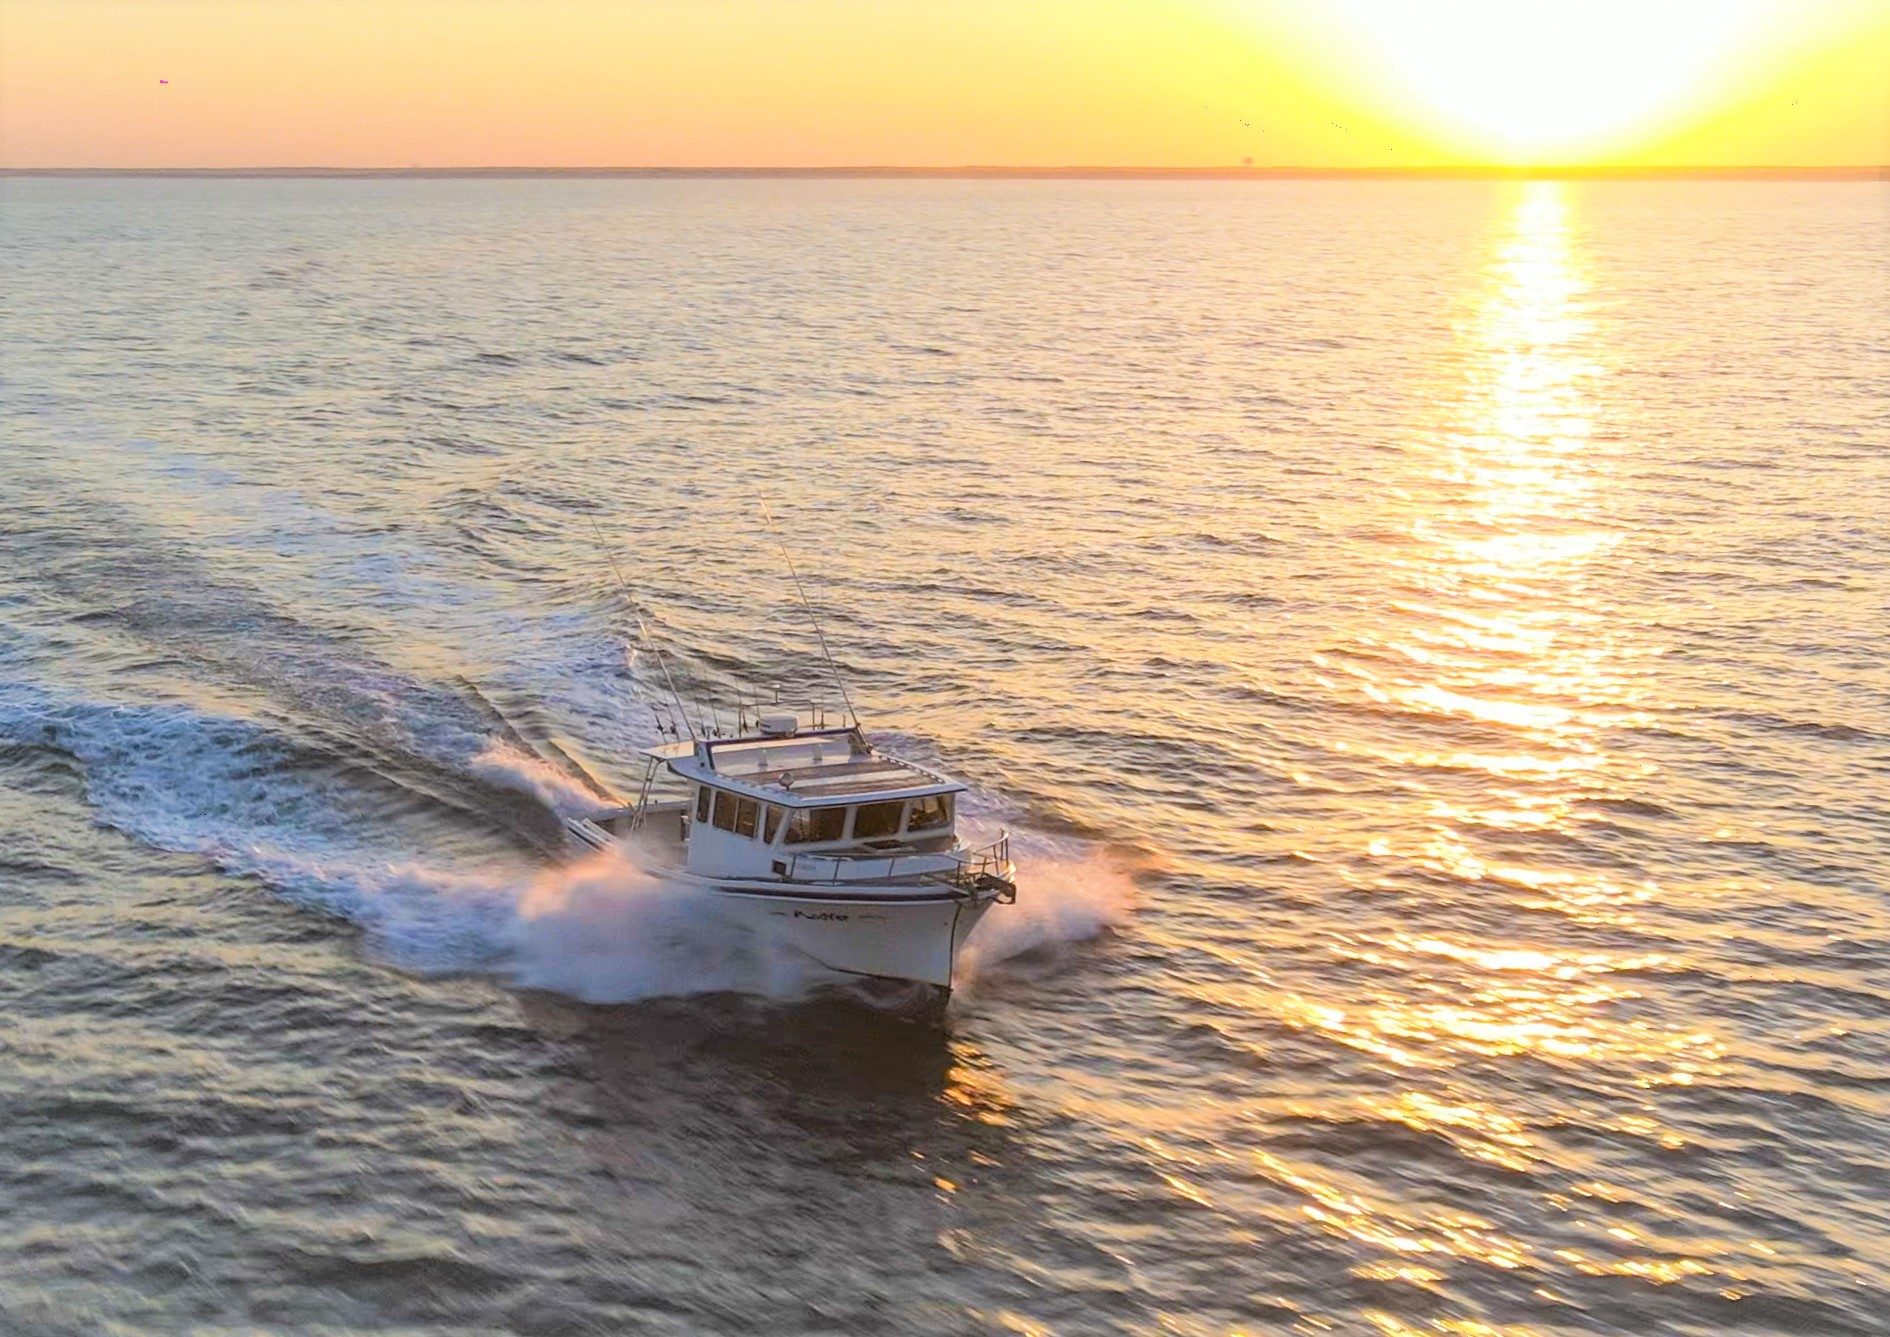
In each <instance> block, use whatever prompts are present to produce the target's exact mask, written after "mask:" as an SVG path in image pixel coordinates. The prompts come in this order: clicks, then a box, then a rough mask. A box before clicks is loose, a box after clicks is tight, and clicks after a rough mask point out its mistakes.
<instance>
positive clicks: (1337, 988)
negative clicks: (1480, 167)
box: [0, 180, 1890, 1335]
mask: <svg viewBox="0 0 1890 1337" xmlns="http://www.w3.org/2000/svg"><path fill="white" fill-rule="evenodd" d="M1887 204H1890V188H1886V187H1884V186H1882V185H1798V184H1793V185H1775V184H1765V185H1725V184H1704V183H1690V184H1631V185H1629V184H1603V185H1586V186H1557V185H1552V184H1539V185H1516V184H1502V185H1486V184H1473V183H1457V184H1434V185H1425V184H1319V185H1303V184H1290V183H1270V184H1264V185H1252V184H1244V183H1138V182H1110V183H1055V184H1049V183H1025V182H1001V183H966V182H951V183H930V182H765V181H762V182H757V181H743V182H728V181H690V182H651V181H587V182H563V181H536V182H511V181H503V182H450V181H428V182H417V181H344V182H306V181H237V182H201V181H148V182H136V181H111V182H101V181H82V180H71V181H27V180H14V181H9V182H6V183H5V184H4V195H3V196H0V261H3V262H4V295H3V297H0V302H3V303H4V305H0V377H3V382H0V1227H3V1229H0V1330H3V1331H5V1332H6V1333H9V1334H11V1333H33V1334H39V1333H48V1334H60V1333H74V1334H78V1333H85V1334H91V1333H143V1332H153V1333H169V1332H185V1331H189V1332H206V1333H213V1332H231V1333H234V1332H254V1331H268V1332H323V1333H344V1332H388V1331H398V1332H402V1333H428V1334H447V1333H452V1334H460V1333H488V1332H490V1333H501V1332H518V1333H545V1334H553V1333H558V1334H562V1333H641V1332H651V1333H701V1332H717V1333H720V1332H727V1333H784V1332H807V1333H867V1332H882V1331H897V1332H922V1333H940V1334H946V1333H969V1332H1014V1333H1022V1334H1039V1333H1059V1334H1090V1333H1103V1332H1129V1333H1145V1334H1154V1333H1164V1334H1207V1333H1221V1332H1228V1331H1235V1330H1239V1331H1246V1332H1272V1331H1289V1330H1296V1331H1303V1332H1308V1333H1313V1332H1344V1333H1350V1332H1359V1333H1380V1334H1391V1335H1402V1334H1415V1333H1450V1334H1472V1335H1474V1334H1511V1333H1515V1334H1520V1333H1545V1334H1546V1333H1577V1332H1630V1333H1699V1334H1706V1333H1721V1332H1813V1333H1872V1332H1875V1333H1882V1332H1890V1318H1887V1317H1886V1316H1887V1315H1890V901H1887V900H1886V892H1887V889H1890V661H1887V659H1886V653H1885V650H1886V634H1885V633H1886V630H1887V629H1890V446H1887V444H1886V443H1890V349H1887V347H1886V330H1890V319H1887V318H1886V313H1887V312H1890V300H1887V299H1890V293H1887V292H1886V274H1887V273H1890V267H1887V266H1886V261H1887V260H1890V248H1887V245H1886V240H1885V238H1886V235H1887V231H1890V230H1887V229H1886V222H1887V221H1890V211H1887V210H1886V205H1887ZM764 498H765V499H767V500H768V501H770V502H771V503H772V505H773V507H774V509H775V510H776V512H777V513H778V514H779V515H780V516H781V517H782V522H783V529H784V531H785V534H786V537H787V540H788V542H789V543H790V544H791V545H792V546H793V549H794V551H795V553H796V555H797V560H798V561H799V563H800V565H801V567H802V569H803V571H804V572H806V573H807V574H808V575H809V576H810V578H811V583H812V585H813V586H814V590H815V595H816V598H817V600H818V602H819V603H820V604H821V606H822V608H823V609H824V610H825V611H826V616H827V619H828V631H829V634H830V636H831V637H832V638H833V640H834V641H835V643H836V645H837V646H838V647H839V650H840V658H841V659H842V661H843V663H844V665H845V667H846V669H847V671H848V672H849V674H850V675H851V678H852V681H853V683H854V690H855V695H856V697H857V699H858V700H859V702H860V705H861V709H862V713H863V714H864V715H865V716H866V718H867V721H868V724H869V726H870V727H871V728H872V729H873V731H874V732H875V733H877V734H880V735H881V736H882V737H883V738H884V739H885V740H886V741H888V742H890V743H893V744H897V745H899V746H902V747H905V748H907V749H910V750H916V751H918V752H919V753H921V754H922V755H926V756H930V757H933V758H935V759H936V760H938V761H940V762H941V763H943V764H945V765H946V766H948V767H950V768H951V769H954V770H956V771H958V772H961V773H963V774H965V775H967V776H969V777H971V778H972V779H973V781H974V786H975V793H974V795H973V801H972V802H971V804H970V807H971V808H972V809H974V810H975V812H976V814H977V816H978V818H979V821H980V823H981V824H982V825H984V826H987V827H995V826H998V825H1008V826H1010V827H1011V828H1012V829H1013V830H1015V831H1016V832H1018V840H1019V844H1020V847H1021V848H1023V849H1024V850H1025V855H1024V859H1023V863H1024V872H1025V885H1024V890H1023V897H1022V899H1021V900H1020V902H1019V904H1018V905H1017V906H1016V907H1014V908H1013V909H1011V910H1007V911H1000V912H998V913H997V914H994V915H993V917H992V919H991V921H990V922H989V923H988V924H987V926H986V928H985V929H981V930H980V937H981V940H980V941H979V942H978V943H977V944H976V946H977V949H978V951H977V956H978V959H977V961H976V963H975V971H976V977H975V979H974V982H973V985H972V987H971V988H970V989H969V990H968V991H967V993H966V994H965V995H964V996H962V997H961V998H960V999H959V1000H958V1002H957V1004H956V1005H955V1006H956V1015H955V1019H954V1022H953V1025H952V1029H951V1031H950V1033H949V1034H948V1035H945V1036H929V1035H927V1034H926V1033H924V1032H922V1031H918V1030H915V1029H913V1028H911V1027H908V1026H905V1025H901V1024H899V1023H897V1022H894V1021H891V1020H887V1019H884V1018H881V1017H877V1016H875V1015H873V1014H870V1013H867V1012H863V1011H861V1010H859V1009H857V1008H853V1007H849V1006H846V1005H843V1004H839V1003H835V1002H831V1001H822V1000H815V1001H811V1002H810V1001H800V1002H796V1001H792V998H793V997H794V995H795V994H796V991H797V990H798V989H800V988H802V987H803V986H804V985H805V983H806V981H805V980H804V979H802V978H801V977H799V976H798V975H797V974H796V971H795V968H794V964H793V963H792V962H787V961H781V960H776V959H771V957H770V955H769V953H767V952H766V951H765V950H763V949H762V948H761V947H760V946H758V945H756V944H752V943H741V942H733V941H730V940H728V939H727V938H726V937H725V936H723V935H721V934H719V933H716V932H714V931H711V929H710V927H709V926H708V925H706V924H705V922H704V921H703V919H702V917H701V916H700V915H699V914H697V913H696V912H695V911H694V910H693V908H692V907H691V906H690V904H689V903H688V902H687V901H686V900H678V899H677V898H675V897H674V896H671V895H667V894H665V893H664V891H663V889H662V888H660V887H656V886H653V885H651V884H649V883H648V882H647V881H645V880H643V879H639V878H638V877H636V876H634V875H632V874H629V873H627V872H626V871H625V870H622V869H611V868H599V867H588V868H586V867H579V868H571V867H568V866H565V865H564V864H562V862H561V858H562V856H561V855H560V854H559V853H558V852H557V851H556V848H555V843H554V841H553V839H552V837H553V834H554V833H555V830H556V823H555V818H554V812H555V811H556V810H558V809H559V808H569V807H571V806H575V805H581V804H583V803H585V802H587V801H588V799H587V797H586V795H585V793H584V791H583V790H582V788H581V787H580V786H578V785H577V784H575V783H574V782H573V781H572V779H571V778H570V775H569V772H568V771H566V770H564V769H562V768H560V767H558V766H554V765H551V764H548V763H546V762H544V761H542V760H539V759H536V758H535V757H534V747H536V748H537V749H539V750H542V749H543V748H544V746H545V745H547V744H555V745H556V746H558V747H561V748H562V749H564V750H565V751H566V752H568V753H569V754H571V755H572V756H573V757H575V758H577V759H578V760H579V761H581V762H582V763H583V764H584V765H585V766H586V767H588V768H589V769H590V770H592V771H593V772H595V773H596V774H597V775H599V776H600V777H602V778H604V779H605V780H606V781H608V782H609V783H611V784H613V785H616V786H620V787H622V786H627V785H629V784H630V783H631V776H632V774H633V767H632V765H631V763H630V760H629V757H630V754H631V751H632V749H633V748H634V746H635V745H636V744H637V743H640V742H642V741H646V740H648V739H649V738H650V737H652V734H653V727H652V722H651V715H650V711H649V708H648V705H647V702H648V701H649V700H651V699H652V697H653V695H654V694H653V693H652V692H651V690H650V682H651V678H652V676H653V670H652V667H651V665H650V664H649V663H648V661H647V656H640V655H638V654H637V653H636V652H635V650H634V649H633V648H632V647H633V646H634V644H635V639H636V638H635V635H634V627H633V624H632V623H631V621H630V619H629V615H628V613H627V612H626V610H625V607H624V604H623V601H622V600H621V598H620V597H618V596H617V595H616V594H615V592H614V591H613V589H612V586H611V582H610V579H609V576H608V573H607V567H606V565H605V563H604V561H603V559H602V557H601V556H600V552H599V542H598V537H597V533H598V531H601V532H602V534H603V535H605V536H606V537H607V541H608V543H609V545H610V546H611V547H612V548H614V549H616V550H617V551H618V552H619V553H621V554H622V556H623V559H624V561H625V565H626V572H627V574H628V575H629V576H630V579H631V581H632V583H633V584H634V585H635V586H636V588H637V590H638V592H639V593H640V594H641V595H642V597H643V598H644V600H645V601H646V602H647V604H648V605H649V606H650V608H651V609H652V610H653V612H654V622H655V629H656V635H657V637H658V639H659V640H660V641H661V642H662V644H664V645H665V646H666V647H668V648H669V650H670V651H671V653H672V655H673V656H674V662H675V664H676V666H677V668H678V669H679V671H680V673H681V674H682V676H683V678H684V679H685V684H686V690H687V692H688V693H689V694H690V695H691V697H692V698H693V699H695V700H697V701H700V702H704V703H719V704H721V705H722V707H723V708H724V709H727V707H728V705H729V704H730V703H731V702H732V701H733V699H734V697H733V695H732V693H733V691H734V689H735V687H736V685H737V684H750V685H752V684H767V685H770V686H773V685H779V686H780V687H781V688H782V691H783V694H784V696H785V697H787V698H788V699H792V700H806V699H809V698H810V697H812V696H813V695H815V694H816V693H820V692H822V691H823V690H824V689H823V688H822V687H821V679H820V670H819V663H818V659H817V656H816V655H815V653H814V647H813V645H812V641H811V637H810V636H809V635H808V633H807V630H806V627H805V624H804V621H803V620H802V618H801V617H800V615H799V613H798V611H797V609H796V608H795V606H794V600H793V597H792V593H791V589H790V587H789V586H788V585H787V584H786V582H785V581H784V580H783V578H782V575H781V571H780V568H779V563H778V559H777V557H776V556H775V555H774V553H773V551H772V549H771V548H770V546H769V541H768V537H767V534H766V531H765V530H764V529H763V527H762V525H761V523H760V520H759V515H758V510H757V503H758V501H759V500H761V499H764ZM826 699H827V700H828V702H829V703H830V704H831V703H832V694H831V693H830V692H828V693H827V698H826ZM508 720H509V721H510V723H509V724H507V723H506V721H508ZM987 929H988V932H987V931H986V930H987Z"/></svg>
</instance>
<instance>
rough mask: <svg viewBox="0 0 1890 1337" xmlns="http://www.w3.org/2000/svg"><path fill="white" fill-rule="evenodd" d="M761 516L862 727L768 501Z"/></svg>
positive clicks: (845, 699) (835, 678) (851, 711)
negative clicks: (779, 550) (766, 523)
mask: <svg viewBox="0 0 1890 1337" xmlns="http://www.w3.org/2000/svg"><path fill="white" fill-rule="evenodd" d="M761 518H762V519H764V520H766V521H767V522H768V532H769V533H770V534H772V535H774V542H775V546H776V547H778V548H780V549H781V560H782V561H784V562H786V563H787V569H788V574H789V575H790V576H792V577H794V591H795V593H797V594H799V595H800V596H801V607H802V608H803V609H805V610H806V611H807V620H808V621H809V622H811V623H813V624H814V635H815V636H816V637H817V638H819V640H820V654H821V658H823V659H825V660H826V661H827V671H828V672H829V673H831V674H833V682H834V686H836V687H838V688H839V689H840V700H841V701H842V702H844V703H845V705H846V708H847V714H849V715H851V716H852V717H853V727H854V728H856V729H858V728H862V727H864V726H862V725H861V724H860V712H859V711H857V710H855V709H854V708H853V698H852V697H851V696H849V695H848V694H847V680H846V679H845V678H843V677H841V676H840V666H839V665H838V664H836V663H834V662H833V651H831V650H829V649H828V648H827V633H826V632H824V631H822V630H821V629H820V619H819V618H818V617H816V616H815V614H814V605H813V604H812V603H810V602H808V598H807V589H806V587H805V586H803V585H802V584H801V573H800V572H799V571H798V570H796V569H795V567H794V557H793V555H792V554H791V553H789V552H788V546H787V543H786V542H785V541H784V540H783V539H782V537H781V531H780V530H779V529H777V528H776V527H775V523H774V513H773V512H772V511H770V510H769V509H768V503H767V502H765V501H764V502H762V503H761Z"/></svg>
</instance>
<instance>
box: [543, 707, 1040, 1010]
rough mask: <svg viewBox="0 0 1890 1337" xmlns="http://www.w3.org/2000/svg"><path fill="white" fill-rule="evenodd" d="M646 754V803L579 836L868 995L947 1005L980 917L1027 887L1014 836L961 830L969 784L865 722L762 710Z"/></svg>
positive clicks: (585, 823) (589, 819)
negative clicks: (899, 747)
mask: <svg viewBox="0 0 1890 1337" xmlns="http://www.w3.org/2000/svg"><path fill="white" fill-rule="evenodd" d="M642 756H643V758H644V760H645V768H644V774H643V783H642V789H641V792H640V793H639V794H638V797H637V800H636V802H635V803H629V804H622V805H620V806H615V807H611V808H607V809H604V810H602V811H598V812H593V813H589V814H586V815H583V816H573V817H567V818H566V819H565V828H566V830H568V831H569V832H570V834H571V836H572V838H573V839H574V840H576V841H577V842H579V843H580V844H581V845H583V846H585V847H588V848H590V849H596V850H602V849H611V848H616V849H619V850H622V851H623V852H625V853H627V854H628V855H629V856H630V857H632V858H634V859H635V860H636V861H637V862H638V863H640V864H642V865H643V866H646V867H649V868H651V869H652V870H654V871H657V872H660V873H661V874H663V875H664V876H665V877H667V878H670V879H672V880H674V881H676V882H679V883H682V884H684V885H693V886H696V887H699V888H701V889H703V890H705V891H707V892H709V893H711V896H712V903H713V904H714V905H715V906H716V907H717V909H718V910H719V911H720V912H722V913H723V914H725V915H726V916H728V917H729V918H731V919H732V920H735V921H737V922H738V923H739V924H741V925H743V926H745V927H746V928H748V929H751V930H753V931H755V932H756V933H758V934H761V935H764V936H765V938H766V940H767V941H769V942H770V943H771V944H784V945H785V946H787V947H789V948H791V949H792V950H793V951H795V952H798V953H800V954H802V955H804V956H806V957H807V958H810V959H811V960H812V961H813V962H814V963H816V964H817V965H819V966H820V967H823V968H824V969H825V970H828V971H831V972H834V973H835V974H836V975H839V976H844V977H851V978H852V979H853V980H856V981H859V982H860V983H861V984H862V985H863V986H864V987H865V988H866V989H867V991H868V992H874V993H886V992H888V991H890V994H891V996H892V997H893V998H894V999H896V1000H900V1001H902V1002H903V1001H906V1000H907V999H910V1001H912V1002H915V1003H919V1004H922V1005H927V1006H931V1007H936V1008H942V1006H943V1004H944V1002H945V1000H946V999H947V998H949V996H950V993H951V989H952V985H953V983H954V981H955V978H956V975H957V968H958V960H959V955H960V952H961V950H962V949H963V947H964V944H965V939H966V937H967V936H968V935H969V934H970V932H971V930H972V928H973V927H975V926H976V924H977V923H978V921H979V920H980V919H981V918H983V917H984V915H985V914H986V913H987V912H989V910H990V909H991V907H992V906H994V905H997V904H1000V903H1008V902H1010V901H1013V900H1015V899H1016V896H1017V872H1016V868H1015V866H1014V865H1013V864H1012V862H1011V858H1010V841H1009V837H1008V836H1007V835H1004V836H1000V837H999V838H998V839H997V840H996V841H995V842H994V843H991V844H988V845H983V846H981V847H976V848H974V847H971V846H969V845H967V844H966V843H965V842H963V841H962V840H961V839H960V838H959V834H958V827H957V817H958V813H957V800H958V796H959V795H960V794H961V793H963V792H964V789H965V786H964V785H962V784H961V783H959V782H958V781H956V780H953V779H951V778H950V777H948V776H945V775H942V774H940V773H939V772H937V771H934V770H932V769H931V768H929V767H927V766H922V765H920V764H918V763H917V762H913V761H907V760H904V759H902V758H899V757H893V756H889V755H887V754H886V753H884V752H881V751H880V750H879V749H878V748H876V747H874V746H873V745H872V744H871V743H870V742H869V741H868V740H867V737H866V734H865V732H864V731H863V730H862V729H861V728H860V726H859V724H858V721H857V719H853V720H852V721H851V722H850V723H848V724H847V725H846V727H843V728H828V727H821V725H820V723H819V722H815V723H814V724H811V725H810V726H809V727H805V728H804V727H802V723H801V720H800V718H799V716H797V715H795V714H790V713H785V712H780V711H775V712H773V713H763V714H760V715H759V717H758V718H757V719H756V720H755V722H754V724H753V726H752V727H750V726H749V724H748V721H747V719H746V718H745V717H744V718H743V719H742V720H741V721H740V722H739V723H738V724H737V727H736V728H735V730H733V731H731V732H730V733H729V734H728V735H727V736H722V737H708V736H700V735H695V734H693V733H692V735H691V736H690V737H687V738H679V739H676V740H674V741H669V742H664V743H660V744H658V745H656V746H654V747H650V748H647V749H645V750H644V752H643V753H642Z"/></svg>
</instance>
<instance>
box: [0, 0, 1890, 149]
mask: <svg viewBox="0 0 1890 1337" xmlns="http://www.w3.org/2000/svg"><path fill="white" fill-rule="evenodd" d="M1886 69H1890V3H1886V0H1527V3H1521V2H1513V0H1080V2H1079V0H1033V2H1032V3H1020V2H1019V0H691V2H688V3H684V2H683V0H656V2H643V0H373V3H357V2H356V0H285V2H283V3H275V4H267V3H259V2H256V0H251V2H249V3H237V2H236V0H140V2H138V3H110V2H106V0H0V166H8V167H259V166H314V165H323V166H357V167H407V166H425V167H455V166H479V165H507V166H640V165H654V166H723V165H747V166H763V167H767V166H796V165H805V166H843V165H863V164H890V165H906V166H955V165H962V164H993V165H1057V164H1090V165H1102V166H1126V165H1149V166H1217V165H1228V164H1235V163H1239V162H1241V161H1242V160H1243V159H1249V158H1250V159H1252V160H1253V162H1254V164H1256V165H1258V166H1262V167H1265V166H1323V167H1381V166H1394V167H1395V166H1423V165H1434V164H1466V163H1469V164H1480V163H1495V164H1529V163H1535V164H1557V165H1559V164H1584V165H1585V164H1622V165H1631V166H1642V165H1660V164H1708V165H1710V164H1767V165H1844V164H1879V163H1884V162H1887V161H1890V91H1887V85H1890V81H1886V79H1885V77H1884V74H1883V71H1884V70H1886Z"/></svg>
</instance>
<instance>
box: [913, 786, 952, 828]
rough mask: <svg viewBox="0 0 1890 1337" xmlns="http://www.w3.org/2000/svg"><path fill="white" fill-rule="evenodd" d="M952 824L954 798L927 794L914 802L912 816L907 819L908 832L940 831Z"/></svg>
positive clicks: (946, 795)
mask: <svg viewBox="0 0 1890 1337" xmlns="http://www.w3.org/2000/svg"><path fill="white" fill-rule="evenodd" d="M951 824H952V796H951V795H950V794H927V795H926V796H925V797H924V798H915V799H913V800H912V814H911V816H909V817H907V818H906V830H908V831H938V830H941V829H943V828H945V827H948V826H950V825H951Z"/></svg>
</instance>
